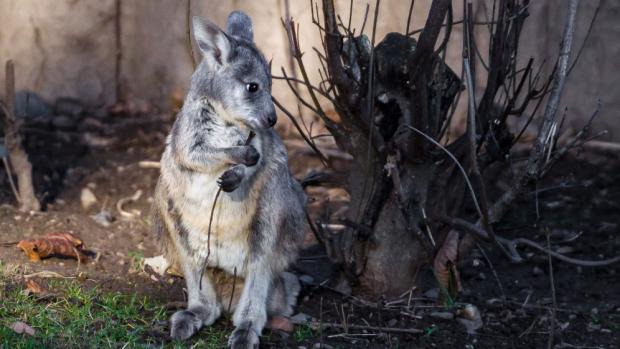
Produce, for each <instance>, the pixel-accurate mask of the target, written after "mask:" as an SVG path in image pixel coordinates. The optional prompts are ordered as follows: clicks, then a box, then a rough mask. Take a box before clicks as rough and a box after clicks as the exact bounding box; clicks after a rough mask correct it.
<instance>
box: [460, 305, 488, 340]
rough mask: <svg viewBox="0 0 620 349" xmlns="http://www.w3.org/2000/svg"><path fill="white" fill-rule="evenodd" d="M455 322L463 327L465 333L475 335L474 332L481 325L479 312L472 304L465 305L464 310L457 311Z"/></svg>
mask: <svg viewBox="0 0 620 349" xmlns="http://www.w3.org/2000/svg"><path fill="white" fill-rule="evenodd" d="M458 315H459V317H458V318H457V320H458V321H459V322H460V323H461V324H462V325H463V326H465V328H466V329H467V333H469V334H476V330H478V329H480V328H481V327H482V325H483V322H482V316H481V315H480V311H479V310H478V308H477V307H476V306H475V305H473V304H467V305H466V306H465V308H464V309H462V310H461V311H459V313H458Z"/></svg>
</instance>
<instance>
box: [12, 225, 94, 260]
mask: <svg viewBox="0 0 620 349" xmlns="http://www.w3.org/2000/svg"><path fill="white" fill-rule="evenodd" d="M17 247H18V248H21V249H22V250H23V251H24V252H25V253H26V255H28V258H29V259H30V260H31V261H33V262H38V261H40V260H41V259H42V258H46V257H50V256H53V255H57V256H63V257H73V258H76V259H78V260H84V259H87V258H88V257H87V256H86V255H85V254H84V243H83V242H82V240H80V239H79V238H77V237H76V236H75V235H73V234H71V233H68V232H54V233H48V234H45V235H43V236H42V237H40V238H34V239H25V240H21V241H19V242H18V243H17Z"/></svg>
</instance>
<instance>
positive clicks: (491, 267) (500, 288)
mask: <svg viewBox="0 0 620 349" xmlns="http://www.w3.org/2000/svg"><path fill="white" fill-rule="evenodd" d="M478 250H480V253H481V254H482V257H484V259H485V260H486V261H487V263H488V264H489V269H491V273H493V277H494V278H495V281H496V282H497V286H498V287H499V291H500V292H501V294H502V299H506V292H504V285H502V282H501V280H500V279H499V275H497V271H496V270H495V267H494V266H493V263H492V262H491V259H490V258H489V256H487V254H486V252H484V249H483V248H482V246H480V244H478Z"/></svg>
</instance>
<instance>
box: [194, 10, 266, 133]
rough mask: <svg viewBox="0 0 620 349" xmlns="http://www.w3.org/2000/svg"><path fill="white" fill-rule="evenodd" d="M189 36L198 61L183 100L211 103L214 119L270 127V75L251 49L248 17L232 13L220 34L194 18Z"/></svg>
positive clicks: (256, 53) (260, 55) (253, 46)
mask: <svg viewBox="0 0 620 349" xmlns="http://www.w3.org/2000/svg"><path fill="white" fill-rule="evenodd" d="M193 31H194V38H195V39H196V43H197V45H198V48H199V49H200V52H201V53H202V61H201V62H200V65H199V66H198V67H197V68H196V71H195V72H194V75H193V76H192V83H191V87H190V91H189V94H188V101H189V102H190V103H207V102H209V103H212V104H213V105H214V106H215V107H216V110H217V111H218V114H219V116H220V117H222V118H224V119H226V121H227V122H230V123H234V124H243V125H245V126H247V127H249V128H251V129H254V130H258V129H266V128H269V127H272V126H273V125H274V124H275V123H276V111H275V108H274V106H273V102H272V100H271V75H270V72H269V65H268V64H267V61H266V60H265V57H264V56H263V55H262V54H261V53H260V51H259V50H258V49H257V48H256V46H255V45H254V39H253V29H252V20H251V19H250V17H248V15H246V14H245V13H243V12H241V11H235V12H232V13H231V14H230V15H229V16H228V21H227V23H226V31H225V32H224V31H222V30H221V29H220V28H218V27H217V26H216V25H215V24H213V23H211V22H210V21H208V20H206V19H203V18H200V17H194V19H193ZM186 103H187V102H186Z"/></svg>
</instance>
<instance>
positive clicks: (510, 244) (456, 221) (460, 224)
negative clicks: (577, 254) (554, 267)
mask: <svg viewBox="0 0 620 349" xmlns="http://www.w3.org/2000/svg"><path fill="white" fill-rule="evenodd" d="M439 220H441V221H442V222H445V223H447V224H450V225H451V226H453V227H455V228H460V229H464V230H466V231H468V232H470V233H473V234H475V235H477V236H478V237H480V238H481V239H483V240H485V241H489V236H488V235H487V233H486V232H485V231H484V230H483V229H482V228H480V227H479V226H478V225H476V224H473V223H470V222H467V221H465V220H463V219H460V218H449V217H440V218H439ZM497 239H498V240H499V241H500V242H501V243H502V244H504V245H506V247H507V248H508V250H509V251H511V253H516V254H515V257H517V256H518V258H519V259H521V257H520V256H519V255H518V252H517V251H516V248H517V247H518V246H519V245H525V246H528V247H531V248H533V249H536V250H538V251H540V252H543V253H546V254H549V255H551V256H552V257H553V258H556V259H558V260H561V261H562V262H566V263H569V264H574V265H580V266H583V267H605V266H608V265H612V264H614V263H618V262H620V256H616V257H613V258H609V259H603V260H600V261H592V260H583V259H576V258H572V257H568V256H565V255H563V254H561V253H558V252H555V251H552V250H549V249H546V248H544V247H543V246H542V245H541V244H539V243H537V242H535V241H532V240H529V239H525V238H515V239H512V240H510V239H506V238H504V237H501V236H499V235H498V236H497ZM513 262H515V260H513Z"/></svg>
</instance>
